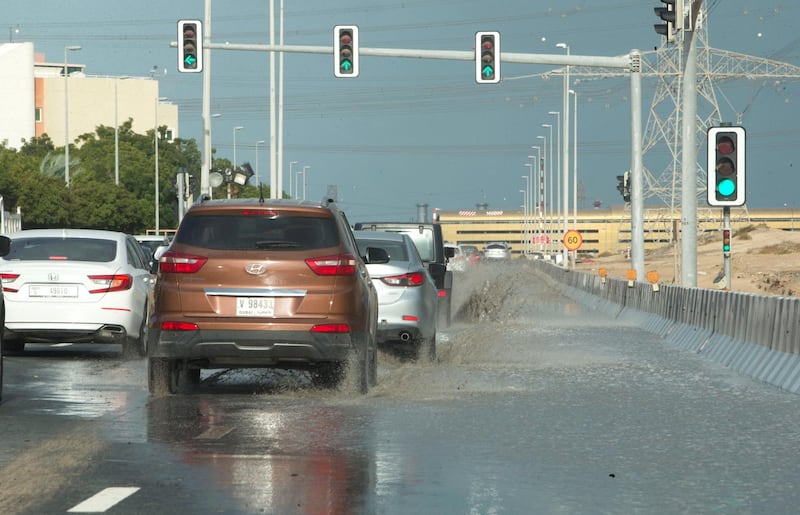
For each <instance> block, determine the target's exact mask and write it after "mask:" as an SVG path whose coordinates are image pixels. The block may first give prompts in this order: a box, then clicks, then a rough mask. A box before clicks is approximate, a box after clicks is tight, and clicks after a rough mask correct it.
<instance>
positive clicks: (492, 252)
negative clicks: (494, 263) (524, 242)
mask: <svg viewBox="0 0 800 515" xmlns="http://www.w3.org/2000/svg"><path fill="white" fill-rule="evenodd" d="M483 258H484V259H485V260H488V261H491V260H493V259H495V260H506V259H511V247H510V246H509V244H508V243H506V242H504V241H492V242H489V243H487V244H486V248H485V249H483Z"/></svg>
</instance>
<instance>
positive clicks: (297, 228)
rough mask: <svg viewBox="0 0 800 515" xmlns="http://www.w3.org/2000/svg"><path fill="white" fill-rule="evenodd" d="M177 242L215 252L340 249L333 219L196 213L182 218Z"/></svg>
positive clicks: (176, 236) (176, 238)
mask: <svg viewBox="0 0 800 515" xmlns="http://www.w3.org/2000/svg"><path fill="white" fill-rule="evenodd" d="M175 241H176V242H177V243H181V244H184V245H192V246H194V247H202V248H206V249H212V250H229V249H232V250H256V249H270V250H314V249H322V248H326V247H335V246H338V245H339V232H338V230H337V228H336V221H335V220H333V219H331V218H320V217H309V216H277V217H274V216H259V215H249V214H239V213H236V214H229V215H226V214H197V215H194V216H187V217H185V218H184V219H183V221H182V222H181V226H180V228H179V229H178V233H177V234H176V235H175Z"/></svg>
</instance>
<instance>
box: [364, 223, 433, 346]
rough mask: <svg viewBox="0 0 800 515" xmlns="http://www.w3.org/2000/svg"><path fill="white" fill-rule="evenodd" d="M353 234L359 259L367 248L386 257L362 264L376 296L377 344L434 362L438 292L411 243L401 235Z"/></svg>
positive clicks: (374, 232)
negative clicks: (383, 251)
mask: <svg viewBox="0 0 800 515" xmlns="http://www.w3.org/2000/svg"><path fill="white" fill-rule="evenodd" d="M354 235H355V237H356V243H357V244H358V250H359V254H361V255H362V256H364V255H365V253H366V249H367V247H372V248H381V249H383V250H385V251H386V252H387V253H388V254H389V261H388V262H387V263H369V261H367V263H366V264H367V271H368V272H369V275H370V277H371V278H372V280H373V283H374V284H375V290H376V291H377V293H378V343H379V344H382V345H386V344H389V345H392V346H393V347H396V348H397V349H396V350H405V349H408V350H410V351H411V352H412V353H413V356H414V357H415V358H416V359H423V360H426V361H434V360H435V359H436V306H437V296H438V290H437V289H436V285H435V284H434V282H433V279H432V278H431V276H430V274H429V273H428V271H427V269H426V268H425V265H424V264H423V263H422V259H421V258H420V256H419V252H418V251H417V248H416V246H415V245H414V242H413V240H412V239H411V238H410V237H409V236H408V235H406V234H403V233H390V232H380V231H355V232H354Z"/></svg>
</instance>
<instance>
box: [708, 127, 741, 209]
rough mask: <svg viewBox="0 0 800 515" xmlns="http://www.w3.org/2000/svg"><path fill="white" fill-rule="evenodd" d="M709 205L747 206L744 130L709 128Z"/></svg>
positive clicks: (738, 128) (737, 128) (739, 128)
mask: <svg viewBox="0 0 800 515" xmlns="http://www.w3.org/2000/svg"><path fill="white" fill-rule="evenodd" d="M707 169H708V181H707V184H708V187H707V189H708V205H709V206H719V207H725V206H743V205H744V202H745V133H744V128H743V127H711V128H710V129H708V167H707Z"/></svg>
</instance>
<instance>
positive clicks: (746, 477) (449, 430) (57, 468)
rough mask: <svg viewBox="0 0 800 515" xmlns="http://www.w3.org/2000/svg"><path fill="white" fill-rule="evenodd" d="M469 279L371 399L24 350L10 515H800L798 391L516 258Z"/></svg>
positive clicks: (7, 483) (12, 384) (296, 379)
mask: <svg viewBox="0 0 800 515" xmlns="http://www.w3.org/2000/svg"><path fill="white" fill-rule="evenodd" d="M454 289H455V295H456V301H457V305H458V306H460V309H459V310H458V315H457V317H456V319H457V321H456V322H455V324H454V325H453V326H452V327H451V328H448V329H447V330H440V334H439V349H438V350H439V359H438V362H437V363H436V364H432V365H419V364H414V363H407V362H405V361H403V360H402V359H399V358H398V357H396V356H393V355H390V354H382V355H381V357H380V361H379V367H380V368H379V381H380V382H379V385H378V386H377V387H376V388H374V389H373V390H371V391H370V393H369V394H368V395H366V396H364V397H362V398H352V397H348V396H347V395H346V394H344V393H339V392H330V391H319V390H314V389H313V388H311V386H310V382H309V381H308V378H307V377H305V376H304V375H303V374H302V373H298V372H283V373H277V372H272V371H269V370H246V371H236V372H226V371H216V372H215V373H211V372H209V373H204V375H203V383H202V384H201V386H200V387H199V388H198V390H197V391H196V392H194V393H193V394H190V395H183V396H174V397H164V398H157V399H151V398H150V397H149V395H148V393H147V389H146V382H145V375H146V366H145V361H144V360H130V361H124V360H122V359H121V357H120V354H119V353H120V350H119V349H118V348H116V347H115V346H111V345H97V346H91V345H64V346H59V347H55V348H51V347H46V346H39V345H29V347H28V348H27V350H26V353H25V354H24V355H19V356H9V357H7V358H6V370H5V374H6V377H5V381H6V382H5V389H4V400H3V403H2V404H0V427H2V433H1V435H0V513H4V514H5V513H20V514H51V513H52V514H56V513H67V512H68V510H71V509H74V510H76V511H78V512H90V511H92V512H107V513H114V514H140V513H197V514H207V513H209V514H210V513H226V514H250V513H276V514H289V513H300V514H309V513H381V514H407V513H438V514H464V513H475V514H501V513H625V514H628V513H647V514H650V513H726V514H732V513H771V514H776V513H796V511H797V506H798V505H800V489H798V488H796V486H795V483H796V479H797V478H798V477H800V446H799V445H797V443H798V441H800V434H799V433H800V400H799V399H798V396H796V395H794V394H791V393H787V392H784V391H781V390H779V389H777V388H775V387H773V386H770V385H767V384H763V383H759V382H756V381H754V380H752V379H750V378H748V377H745V376H742V375H739V374H738V373H736V372H733V371H731V370H728V369H726V368H724V367H722V366H721V365H718V364H716V363H714V362H711V361H707V360H705V359H703V358H701V357H698V356H697V355H694V354H692V353H689V352H687V351H685V350H682V349H678V348H675V347H673V346H670V345H669V344H667V343H664V342H663V341H662V340H660V339H658V338H657V337H655V336H653V335H651V334H648V333H646V332H643V331H641V330H640V329H638V328H636V327H632V326H626V325H622V324H620V323H619V322H618V321H616V320H613V319H608V318H607V317H605V316H602V315H600V314H597V313H594V312H591V311H589V310H587V309H586V308H584V307H583V306H581V305H579V304H576V303H574V302H573V301H571V300H569V299H568V298H567V297H565V296H563V295H561V294H560V293H559V292H558V289H557V288H555V287H554V286H553V285H552V284H549V283H548V282H547V281H546V280H545V279H543V278H541V277H538V276H537V275H536V274H535V273H534V272H533V271H532V269H530V268H529V266H527V265H526V264H525V263H522V262H512V263H508V264H502V263H497V264H493V265H492V266H486V267H481V268H480V269H477V270H473V271H470V272H469V273H467V274H465V275H464V276H460V277H459V278H457V282H456V284H455V286H454ZM108 488H119V489H122V490H111V491H108V490H106V489H108ZM99 492H105V494H106V495H108V497H109V499H110V500H108V501H107V502H105V503H102V502H100V501H98V500H97V499H96V498H93V496H95V495H96V494H98V493H99ZM87 500H88V501H87ZM83 502H87V503H89V504H83V505H82V506H81V507H79V508H76V507H77V506H79V505H80V503H83Z"/></svg>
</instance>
